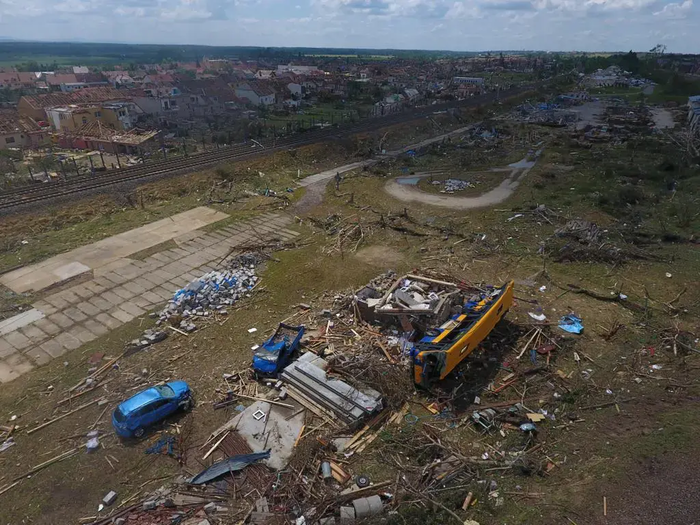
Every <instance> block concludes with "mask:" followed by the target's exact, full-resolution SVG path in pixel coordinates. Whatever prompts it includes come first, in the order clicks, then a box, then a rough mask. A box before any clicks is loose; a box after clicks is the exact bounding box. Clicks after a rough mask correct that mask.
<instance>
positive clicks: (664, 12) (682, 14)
mask: <svg viewBox="0 0 700 525" xmlns="http://www.w3.org/2000/svg"><path fill="white" fill-rule="evenodd" d="M692 7H693V0H685V2H683V3H682V4H666V5H665V6H664V8H663V9H661V10H660V11H656V12H655V13H654V16H659V17H662V18H670V19H681V18H686V17H687V16H688V14H689V13H690V10H691V8H692Z"/></svg>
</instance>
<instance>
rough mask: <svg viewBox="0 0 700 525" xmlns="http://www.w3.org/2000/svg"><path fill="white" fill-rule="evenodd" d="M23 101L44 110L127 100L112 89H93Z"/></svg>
mask: <svg viewBox="0 0 700 525" xmlns="http://www.w3.org/2000/svg"><path fill="white" fill-rule="evenodd" d="M22 99H23V100H26V101H27V102H29V104H30V105H31V106H32V107H33V108H35V109H46V108H52V107H56V106H68V105H70V104H93V103H96V102H107V101H112V100H129V99H130V97H129V95H128V94H125V93H124V92H122V91H119V90H117V89H114V88H112V87H106V86H105V87H93V88H85V89H79V90H77V91H73V92H72V93H47V94H45V95H27V96H24V97H22Z"/></svg>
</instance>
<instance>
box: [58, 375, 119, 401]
mask: <svg viewBox="0 0 700 525" xmlns="http://www.w3.org/2000/svg"><path fill="white" fill-rule="evenodd" d="M110 381H112V380H111V379H108V380H107V381H105V382H104V383H97V384H96V385H94V386H91V387H90V388H86V389H85V390H83V391H82V392H78V393H77V394H74V395H72V396H69V397H66V398H64V399H61V400H60V401H59V402H58V403H57V405H59V406H60V405H65V404H66V403H70V402H71V401H73V400H74V399H75V398H77V397H80V396H82V395H85V394H89V393H90V392H93V391H94V390H97V389H98V388H100V387H101V386H104V385H106V384H107V383H109V382H110Z"/></svg>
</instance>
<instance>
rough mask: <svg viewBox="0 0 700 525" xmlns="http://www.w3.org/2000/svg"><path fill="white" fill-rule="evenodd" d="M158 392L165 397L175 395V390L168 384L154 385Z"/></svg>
mask: <svg viewBox="0 0 700 525" xmlns="http://www.w3.org/2000/svg"><path fill="white" fill-rule="evenodd" d="M154 388H155V389H156V390H157V391H158V393H159V394H160V395H161V396H163V397H175V391H174V390H173V389H172V388H170V387H169V386H168V385H160V386H156V387H154Z"/></svg>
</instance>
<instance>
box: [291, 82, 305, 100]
mask: <svg viewBox="0 0 700 525" xmlns="http://www.w3.org/2000/svg"><path fill="white" fill-rule="evenodd" d="M287 89H288V90H289V92H290V93H291V94H292V95H294V96H298V97H301V95H302V93H303V89H302V87H301V84H297V83H295V82H290V83H289V84H287Z"/></svg>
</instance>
